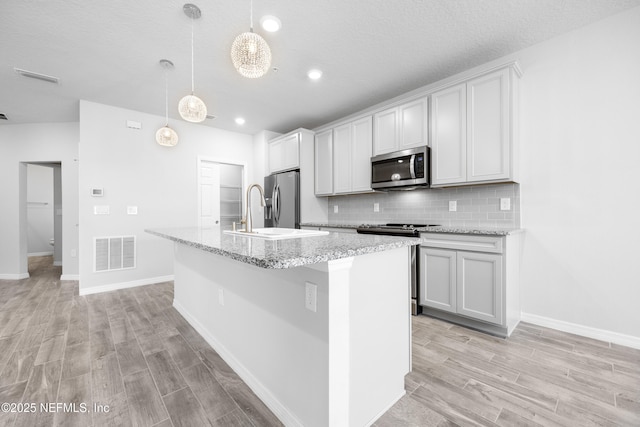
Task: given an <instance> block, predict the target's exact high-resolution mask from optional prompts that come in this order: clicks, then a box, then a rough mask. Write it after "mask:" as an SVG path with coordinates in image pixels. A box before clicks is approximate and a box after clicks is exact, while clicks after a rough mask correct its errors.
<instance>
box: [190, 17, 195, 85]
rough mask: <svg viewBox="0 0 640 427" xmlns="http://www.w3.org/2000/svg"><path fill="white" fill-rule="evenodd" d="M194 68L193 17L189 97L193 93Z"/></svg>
mask: <svg viewBox="0 0 640 427" xmlns="http://www.w3.org/2000/svg"><path fill="white" fill-rule="evenodd" d="M193 69H194V66H193V17H192V18H191V95H193V92H195V89H194V88H195V84H194V80H195V78H194V71H193Z"/></svg>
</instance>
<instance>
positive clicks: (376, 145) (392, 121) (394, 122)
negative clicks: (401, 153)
mask: <svg viewBox="0 0 640 427" xmlns="http://www.w3.org/2000/svg"><path fill="white" fill-rule="evenodd" d="M373 126H374V133H373V155H374V156H377V155H378V154H384V153H391V152H392V151H396V150H397V149H398V148H397V147H398V109H397V108H390V109H388V110H384V111H381V112H379V113H376V114H375V115H374V119H373Z"/></svg>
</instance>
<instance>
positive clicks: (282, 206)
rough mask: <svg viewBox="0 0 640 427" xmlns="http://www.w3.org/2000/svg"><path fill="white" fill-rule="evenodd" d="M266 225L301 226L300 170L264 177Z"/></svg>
mask: <svg viewBox="0 0 640 427" xmlns="http://www.w3.org/2000/svg"><path fill="white" fill-rule="evenodd" d="M264 199H265V201H266V202H267V204H266V206H265V208H264V226H265V227H280V228H300V172H298V171H291V172H281V173H275V174H272V175H269V176H265V177H264Z"/></svg>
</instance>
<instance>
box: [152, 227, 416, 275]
mask: <svg viewBox="0 0 640 427" xmlns="http://www.w3.org/2000/svg"><path fill="white" fill-rule="evenodd" d="M145 231H146V232H147V233H149V234H153V235H155V236H158V237H162V238H165V239H169V240H172V241H174V242H177V243H181V244H183V245H187V246H191V247H193V248H197V249H200V250H203V251H206V252H211V253H213V254H217V255H220V256H224V257H228V258H231V259H234V260H236V261H240V262H244V263H246V264H251V265H255V266H257V267H261V268H270V269H283V268H293V267H299V266H304V265H311V264H318V263H321V262H327V261H331V260H336V259H342V258H349V257H353V256H358V255H365V254H369V253H374V252H382V251H387V250H391V249H396V248H401V247H407V246H415V245H419V244H420V239H419V238H414V237H397V236H377V235H366V234H348V233H329V234H328V235H326V236H317V237H303V238H295V239H286V240H264V239H255V238H252V237H244V236H234V235H229V234H225V233H223V232H222V230H221V229H220V228H219V227H212V228H201V227H176V228H157V229H147V230H145Z"/></svg>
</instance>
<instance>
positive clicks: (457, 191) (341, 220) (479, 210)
mask: <svg viewBox="0 0 640 427" xmlns="http://www.w3.org/2000/svg"><path fill="white" fill-rule="evenodd" d="M501 197H509V198H510V199H511V210H508V211H501V210H500V198H501ZM450 200H455V201H457V211H455V212H449V201H450ZM374 203H378V204H379V208H380V211H379V212H374V209H373V205H374ZM332 206H338V207H339V209H338V213H333V211H334V210H333V208H331V207H332ZM329 207H330V209H329V224H377V223H387V222H407V223H416V224H418V223H421V224H422V223H429V224H440V225H446V226H464V227H505V228H518V227H520V185H519V184H515V183H512V184H492V185H476V186H471V187H453V188H430V189H424V190H410V191H390V192H377V193H370V194H353V195H348V196H333V197H329Z"/></svg>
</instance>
